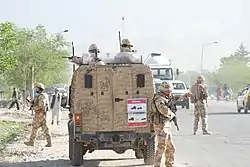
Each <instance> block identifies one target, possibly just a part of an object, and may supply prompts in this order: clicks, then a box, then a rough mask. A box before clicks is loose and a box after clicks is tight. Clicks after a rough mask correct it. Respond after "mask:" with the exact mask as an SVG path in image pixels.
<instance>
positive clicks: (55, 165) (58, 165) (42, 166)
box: [0, 158, 143, 167]
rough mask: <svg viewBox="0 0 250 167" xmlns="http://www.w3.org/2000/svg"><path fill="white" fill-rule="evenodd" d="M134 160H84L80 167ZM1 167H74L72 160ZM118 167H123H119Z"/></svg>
mask: <svg viewBox="0 0 250 167" xmlns="http://www.w3.org/2000/svg"><path fill="white" fill-rule="evenodd" d="M132 159H135V158H110V159H91V160H89V159H86V160H84V163H83V165H81V166H80V167H99V164H100V162H105V161H121V160H132ZM116 166H117V165H116ZM125 166H126V167H132V166H131V165H130V166H128V165H125ZM125 166H124V167H125ZM136 166H143V164H139V165H136ZM0 167H72V165H71V163H70V160H65V159H58V160H47V161H33V162H15V163H6V162H0ZM117 167H123V166H117Z"/></svg>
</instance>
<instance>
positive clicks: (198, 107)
mask: <svg viewBox="0 0 250 167" xmlns="http://www.w3.org/2000/svg"><path fill="white" fill-rule="evenodd" d="M204 81H205V78H204V77H203V76H202V75H199V76H198V77H197V80H196V83H195V84H194V85H193V86H192V87H191V93H192V96H191V103H193V104H194V132H193V134H194V135H196V133H197V130H198V124H199V121H200V119H201V123H202V131H203V135H211V134H212V133H211V132H209V131H208V128H207V111H206V101H207V97H208V91H207V89H206V87H205V86H204V84H203V82H204Z"/></svg>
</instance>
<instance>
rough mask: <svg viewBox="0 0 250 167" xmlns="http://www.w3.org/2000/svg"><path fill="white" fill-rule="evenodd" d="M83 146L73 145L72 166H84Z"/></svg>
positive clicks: (74, 142) (75, 143)
mask: <svg viewBox="0 0 250 167" xmlns="http://www.w3.org/2000/svg"><path fill="white" fill-rule="evenodd" d="M83 154H84V153H83V146H82V143H79V142H76V141H75V140H74V141H73V143H72V155H71V165H72V166H81V165H82V164H83Z"/></svg>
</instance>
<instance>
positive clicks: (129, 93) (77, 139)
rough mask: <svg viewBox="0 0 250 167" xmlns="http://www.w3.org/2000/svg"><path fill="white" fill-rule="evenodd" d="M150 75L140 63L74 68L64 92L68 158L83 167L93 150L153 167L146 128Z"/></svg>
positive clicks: (150, 136) (150, 132)
mask: <svg viewBox="0 0 250 167" xmlns="http://www.w3.org/2000/svg"><path fill="white" fill-rule="evenodd" d="M154 89H155V87H154V82H153V75H152V72H151V69H150V68H149V67H148V66H147V65H144V64H142V63H135V64H117V63H112V64H111V63H110V64H106V65H79V67H78V68H77V69H76V70H75V71H74V73H73V76H72V81H71V85H70V91H69V95H70V96H69V107H70V109H69V110H70V115H71V116H73V117H72V120H70V121H69V123H68V126H69V139H70V140H69V158H70V160H71V164H72V165H74V166H80V165H82V164H83V161H84V160H83V155H85V154H86V153H87V152H89V153H91V152H93V151H94V150H113V151H115V152H116V153H118V154H123V153H124V152H125V151H126V150H128V149H133V150H134V151H135V156H136V158H138V159H140V158H141V159H144V162H145V164H153V160H154V154H155V140H154V135H153V130H152V128H151V127H150V124H149V120H148V118H149V114H150V112H151V108H150V105H149V104H150V101H151V99H152V98H153V95H154Z"/></svg>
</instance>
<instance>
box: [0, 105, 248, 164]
mask: <svg viewBox="0 0 250 167" xmlns="http://www.w3.org/2000/svg"><path fill="white" fill-rule="evenodd" d="M235 108H236V107H235V103H233V102H216V101H209V119H208V121H209V129H210V130H211V131H212V132H213V135H212V136H202V135H201V132H199V133H198V134H197V135H196V136H194V135H192V129H193V127H192V125H193V115H192V109H190V110H184V109H182V110H180V111H179V114H178V118H179V124H180V132H176V131H175V130H174V141H175V144H176V149H177V150H176V151H177V152H176V160H177V162H178V165H177V166H176V167H185V166H186V167H249V166H250V163H249V160H248V155H250V130H249V128H248V124H249V123H248V122H249V121H248V120H249V119H250V115H248V114H238V113H236V109H235ZM63 122H64V123H65V125H66V122H67V121H66V120H64V121H63ZM65 125H62V128H60V130H58V128H56V126H53V127H52V131H53V133H54V136H55V137H54V139H53V140H54V144H56V147H53V148H44V147H42V145H41V144H40V145H39V146H38V147H36V148H27V147H24V148H22V147H23V143H22V142H21V143H19V145H18V144H15V145H13V146H12V148H13V147H15V148H16V149H14V152H15V154H16V152H17V153H18V154H17V155H19V154H20V150H22V151H21V153H22V154H27V152H30V151H33V153H32V154H31V155H29V156H27V155H25V156H24V157H23V158H21V157H20V161H26V162H22V163H19V162H20V161H19V160H18V161H19V162H17V163H12V164H0V166H1V167H2V166H5V167H19V166H29V167H31V166H43V167H49V166H50V167H52V166H61V167H69V166H70V162H69V161H68V157H67V156H68V148H67V147H68V144H67V141H68V139H67V138H68V137H67V134H66V133H67V131H66V126H65ZM42 142H43V143H42V144H44V141H42ZM30 149H33V150H30ZM10 150H11V151H13V149H10ZM13 156H16V155H12V157H13ZM85 158H86V161H85V166H86V167H97V166H102V167H104V166H107V167H111V166H116V167H136V166H140V167H142V166H143V167H149V166H146V165H144V164H143V161H142V160H137V159H135V157H134V153H133V151H131V150H128V151H127V152H126V153H125V154H122V155H118V154H116V153H114V152H113V151H95V152H94V153H92V154H87V155H86V156H85ZM15 161H16V160H15ZM28 161H38V162H33V163H28Z"/></svg>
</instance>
